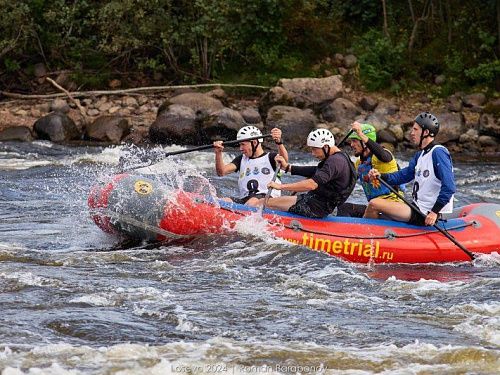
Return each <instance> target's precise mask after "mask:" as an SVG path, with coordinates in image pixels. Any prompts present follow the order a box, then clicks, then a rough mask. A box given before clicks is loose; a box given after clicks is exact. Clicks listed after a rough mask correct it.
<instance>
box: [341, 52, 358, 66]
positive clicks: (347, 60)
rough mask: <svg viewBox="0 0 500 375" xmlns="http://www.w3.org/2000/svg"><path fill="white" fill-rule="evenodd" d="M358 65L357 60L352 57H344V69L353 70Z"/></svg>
mask: <svg viewBox="0 0 500 375" xmlns="http://www.w3.org/2000/svg"><path fill="white" fill-rule="evenodd" d="M357 63H358V59H357V58H356V56H354V55H347V56H346V57H344V67H345V68H347V69H351V68H354V67H355V66H356V64H357Z"/></svg>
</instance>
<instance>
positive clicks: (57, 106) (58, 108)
mask: <svg viewBox="0 0 500 375" xmlns="http://www.w3.org/2000/svg"><path fill="white" fill-rule="evenodd" d="M50 110H51V111H52V112H62V113H68V112H69V106H68V103H67V102H66V100H64V99H61V98H56V99H54V100H53V101H52V103H51V104H50Z"/></svg>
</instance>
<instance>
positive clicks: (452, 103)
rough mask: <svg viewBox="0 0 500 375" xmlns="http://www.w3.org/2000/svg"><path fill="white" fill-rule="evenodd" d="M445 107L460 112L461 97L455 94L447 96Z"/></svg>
mask: <svg viewBox="0 0 500 375" xmlns="http://www.w3.org/2000/svg"><path fill="white" fill-rule="evenodd" d="M446 108H447V109H448V111H451V112H460V111H461V110H462V99H461V98H460V97H459V96H457V95H451V96H449V97H448V101H447V103H446Z"/></svg>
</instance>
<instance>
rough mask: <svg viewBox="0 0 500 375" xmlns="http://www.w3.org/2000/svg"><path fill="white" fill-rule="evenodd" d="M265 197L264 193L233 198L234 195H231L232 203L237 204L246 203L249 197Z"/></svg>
mask: <svg viewBox="0 0 500 375" xmlns="http://www.w3.org/2000/svg"><path fill="white" fill-rule="evenodd" d="M265 197H266V194H263V193H261V194H252V195H248V196H246V197H245V198H234V197H231V200H232V201H233V202H234V203H238V204H245V203H247V201H248V200H249V199H250V198H259V199H262V198H265Z"/></svg>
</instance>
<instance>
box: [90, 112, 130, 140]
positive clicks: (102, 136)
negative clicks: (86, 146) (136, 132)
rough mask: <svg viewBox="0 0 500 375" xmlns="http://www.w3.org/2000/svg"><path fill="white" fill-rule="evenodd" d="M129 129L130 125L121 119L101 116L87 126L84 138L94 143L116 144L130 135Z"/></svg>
mask: <svg viewBox="0 0 500 375" xmlns="http://www.w3.org/2000/svg"><path fill="white" fill-rule="evenodd" d="M130 129H131V126H130V124H129V123H128V121H127V120H126V119H125V118H123V117H119V116H101V117H98V118H97V119H95V121H94V122H93V123H92V124H90V125H87V129H86V136H87V137H88V138H89V139H91V140H94V141H100V142H110V143H114V144H118V143H120V141H121V140H122V139H123V138H124V137H125V136H127V135H128V134H129V133H130Z"/></svg>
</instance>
